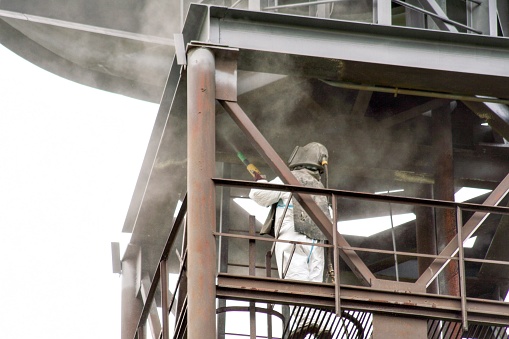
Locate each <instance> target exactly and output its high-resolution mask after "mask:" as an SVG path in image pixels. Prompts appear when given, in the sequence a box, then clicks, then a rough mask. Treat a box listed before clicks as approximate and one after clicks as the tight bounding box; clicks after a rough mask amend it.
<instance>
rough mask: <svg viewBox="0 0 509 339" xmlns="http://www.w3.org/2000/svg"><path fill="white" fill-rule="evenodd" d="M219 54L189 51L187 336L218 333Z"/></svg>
mask: <svg viewBox="0 0 509 339" xmlns="http://www.w3.org/2000/svg"><path fill="white" fill-rule="evenodd" d="M214 73H215V60H214V55H213V53H212V52H211V51H210V50H209V49H206V48H195V49H192V50H191V51H190V52H189V53H188V70H187V156H188V163H187V190H188V193H187V194H188V199H189V200H188V207H187V210H188V212H187V222H188V261H187V262H188V264H187V276H188V310H189V313H188V318H189V319H190V320H189V322H188V337H189V338H200V339H215V337H216V306H215V301H216V298H215V296H216V285H215V277H216V272H215V271H216V249H215V239H214V236H213V234H212V232H213V231H214V229H215V226H216V222H215V190H214V184H213V182H212V180H211V178H212V177H213V176H214V171H215V144H216V143H215V93H216V88H215V76H214Z"/></svg>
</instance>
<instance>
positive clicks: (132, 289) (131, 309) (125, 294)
mask: <svg viewBox="0 0 509 339" xmlns="http://www.w3.org/2000/svg"><path fill="white" fill-rule="evenodd" d="M136 271H137V257H136V256H135V257H132V258H124V260H123V261H122V307H121V312H122V313H121V326H122V328H121V338H122V339H132V338H134V335H135V333H136V330H137V328H138V326H137V324H138V319H139V317H140V314H141V312H142V309H143V303H142V301H141V300H140V299H138V298H137V297H136V295H137V283H136V279H137V274H136V273H137V272H136Z"/></svg>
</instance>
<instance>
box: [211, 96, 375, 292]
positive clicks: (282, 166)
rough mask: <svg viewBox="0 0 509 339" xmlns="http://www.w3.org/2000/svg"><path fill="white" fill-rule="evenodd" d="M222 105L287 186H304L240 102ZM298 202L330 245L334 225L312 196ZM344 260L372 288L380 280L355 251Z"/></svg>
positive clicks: (300, 197) (348, 252)
mask: <svg viewBox="0 0 509 339" xmlns="http://www.w3.org/2000/svg"><path fill="white" fill-rule="evenodd" d="M220 103H221V105H222V106H223V107H224V108H225V110H226V111H227V112H228V113H229V114H230V116H231V117H232V119H233V120H234V121H235V123H236V124H237V125H238V126H239V127H240V129H241V130H242V131H243V132H244V134H245V135H246V136H247V137H248V138H249V140H250V141H251V143H252V144H253V146H254V147H255V149H256V150H257V151H258V152H259V153H260V155H261V156H262V157H263V158H264V160H265V161H266V162H267V164H268V165H269V166H270V167H271V168H272V169H273V170H274V172H275V173H276V174H277V175H278V176H279V177H280V178H281V180H283V182H284V183H285V184H289V185H294V186H301V184H300V182H299V181H298V180H297V178H295V176H294V175H293V174H292V172H291V171H290V169H289V168H288V166H287V165H286V163H285V162H284V161H283V160H281V158H280V157H279V155H278V154H277V153H276V151H275V150H274V149H273V148H272V146H271V145H270V144H269V142H268V141H267V140H266V139H265V137H264V136H263V135H262V134H261V133H260V131H259V130H258V128H256V126H255V125H254V124H253V123H252V122H251V120H250V119H249V117H248V116H247V115H246V113H245V112H244V111H243V110H242V108H241V107H240V106H239V105H238V104H237V103H236V102H231V101H220ZM295 198H296V199H297V201H299V203H300V204H301V205H302V207H303V208H304V210H305V211H306V212H307V213H308V214H309V216H310V217H311V219H312V220H313V221H314V222H315V223H316V225H318V227H319V228H320V230H321V231H322V232H323V233H324V234H325V236H326V237H327V238H328V239H329V241H331V242H332V231H333V227H332V222H331V221H330V219H329V218H328V217H327V216H326V215H325V213H323V211H322V210H321V209H320V208H319V207H318V205H317V204H316V203H315V202H314V201H313V199H312V197H311V196H310V195H304V194H300V193H295ZM337 242H338V245H340V246H349V244H348V242H347V241H346V239H345V238H344V237H343V236H341V235H338V238H337ZM341 257H342V258H343V260H345V262H346V263H347V265H348V266H349V267H350V268H351V269H352V271H353V272H354V273H355V275H356V276H357V277H358V278H359V279H360V280H361V281H362V283H364V284H366V285H371V281H373V280H375V279H376V278H375V276H374V275H373V273H372V272H371V271H370V270H369V268H368V267H367V266H366V264H364V262H363V261H362V259H361V258H359V256H358V255H357V253H355V252H354V251H351V250H342V251H341Z"/></svg>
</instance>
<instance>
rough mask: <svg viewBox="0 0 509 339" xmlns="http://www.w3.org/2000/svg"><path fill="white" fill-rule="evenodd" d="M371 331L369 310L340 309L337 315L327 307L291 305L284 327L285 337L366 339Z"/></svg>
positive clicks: (302, 338) (297, 338)
mask: <svg viewBox="0 0 509 339" xmlns="http://www.w3.org/2000/svg"><path fill="white" fill-rule="evenodd" d="M372 332H373V315H372V314H371V313H369V312H357V311H342V312H341V316H337V315H336V314H335V313H334V312H332V311H331V310H329V309H323V308H310V307H303V306H295V307H292V312H291V315H290V319H289V321H288V323H287V325H286V327H285V331H284V334H283V338H285V339H305V338H307V339H312V338H316V339H333V338H334V339H350V338H355V339H367V338H371V335H372Z"/></svg>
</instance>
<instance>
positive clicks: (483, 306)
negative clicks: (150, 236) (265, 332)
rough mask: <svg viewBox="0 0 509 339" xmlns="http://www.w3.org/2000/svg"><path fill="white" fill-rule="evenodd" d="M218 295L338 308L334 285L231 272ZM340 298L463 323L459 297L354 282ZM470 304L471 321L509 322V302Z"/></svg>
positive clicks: (360, 307) (359, 306) (358, 305)
mask: <svg viewBox="0 0 509 339" xmlns="http://www.w3.org/2000/svg"><path fill="white" fill-rule="evenodd" d="M389 283H390V282H389ZM217 297H219V298H228V299H234V300H246V301H258V302H271V303H275V304H292V305H296V306H311V307H322V308H328V309H330V310H333V309H334V307H335V300H334V286H333V284H319V283H309V282H300V281H288V280H279V279H272V278H261V277H247V276H235V275H229V274H219V275H218V285H217ZM340 297H341V305H342V307H343V309H347V310H356V311H364V312H373V313H385V314H393V315H401V316H412V317H419V318H428V319H438V320H443V321H455V322H459V321H460V320H461V300H460V298H459V297H453V296H443V295H434V294H425V293H412V292H409V291H403V290H396V289H394V290H380V289H375V288H368V287H362V286H351V285H341V296H340ZM467 305H468V320H469V321H470V322H472V323H481V324H488V325H493V326H508V325H509V303H504V302H499V301H488V300H480V299H474V298H467Z"/></svg>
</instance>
